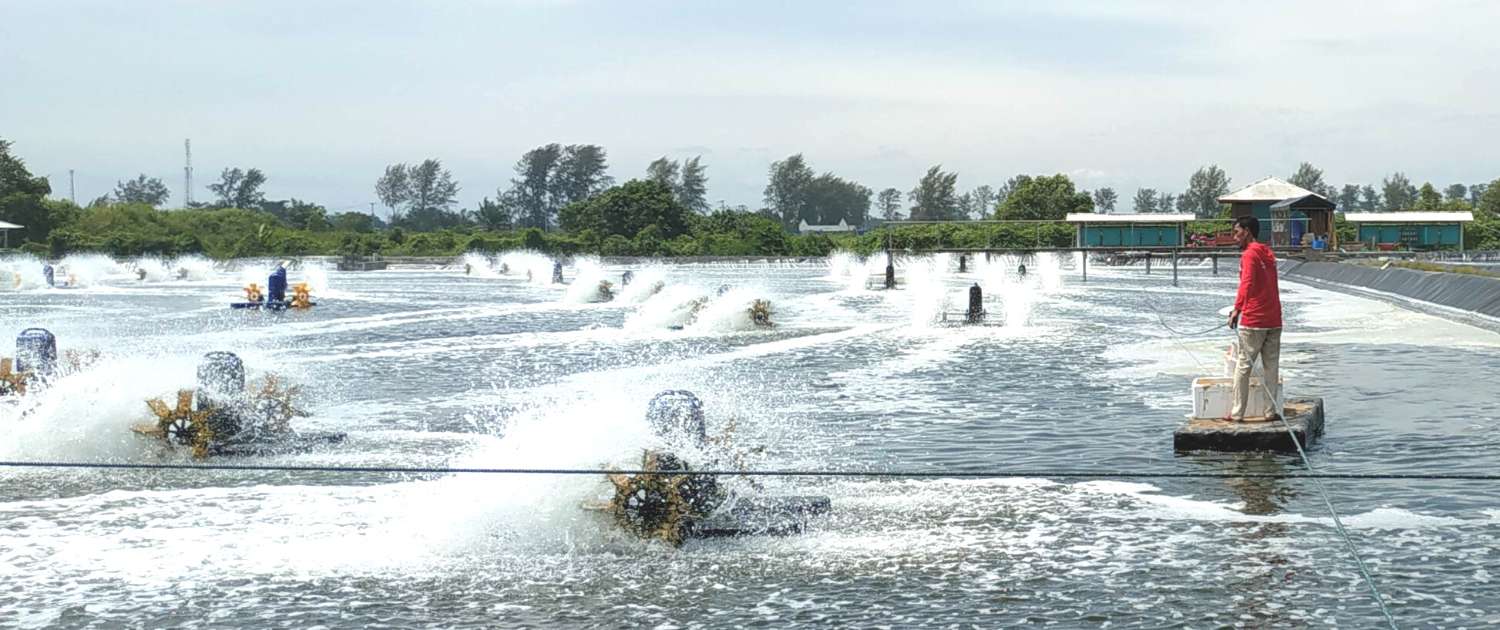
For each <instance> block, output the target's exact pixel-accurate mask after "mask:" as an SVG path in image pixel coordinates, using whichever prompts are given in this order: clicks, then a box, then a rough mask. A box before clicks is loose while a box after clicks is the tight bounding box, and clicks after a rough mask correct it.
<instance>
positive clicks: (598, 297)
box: [548, 258, 620, 304]
mask: <svg viewBox="0 0 1500 630" xmlns="http://www.w3.org/2000/svg"><path fill="white" fill-rule="evenodd" d="M573 269H574V276H573V281H572V282H571V283H569V284H568V288H567V290H566V291H564V292H563V296H562V301H564V302H568V303H571V304H590V303H596V302H608V301H610V300H609V299H606V298H605V296H604V291H603V289H604V288H605V285H604V283H606V282H607V283H609V284H608V290H609V291H611V292H613V291H617V290H618V289H619V288H620V282H619V278H614V277H611V276H610V275H609V273H608V272H607V271H606V270H605V269H604V264H603V263H601V262H599V260H598V259H596V258H579V259H578V260H576V261H574V263H573ZM548 277H549V278H550V277H551V272H550V271H549V272H548Z"/></svg>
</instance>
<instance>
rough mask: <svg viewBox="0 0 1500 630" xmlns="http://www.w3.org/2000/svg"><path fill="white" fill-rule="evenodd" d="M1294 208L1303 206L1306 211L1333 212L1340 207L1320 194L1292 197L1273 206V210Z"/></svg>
mask: <svg viewBox="0 0 1500 630" xmlns="http://www.w3.org/2000/svg"><path fill="white" fill-rule="evenodd" d="M1320 202H1321V203H1320ZM1293 206H1303V207H1304V208H1306V209H1318V210H1322V209H1327V210H1333V209H1334V208H1337V207H1338V204H1336V203H1334V202H1332V201H1329V200H1328V199H1327V198H1325V197H1323V195H1318V194H1310V195H1302V196H1301V197H1292V198H1291V199H1282V200H1281V201H1278V202H1276V203H1273V204H1271V207H1272V208H1290V207H1293Z"/></svg>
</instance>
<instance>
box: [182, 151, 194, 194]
mask: <svg viewBox="0 0 1500 630" xmlns="http://www.w3.org/2000/svg"><path fill="white" fill-rule="evenodd" d="M182 151H183V153H184V154H185V157H186V158H187V161H186V162H185V163H184V164H183V167H182V207H184V208H191V207H193V139H192V138H188V139H186V140H183V141H182Z"/></svg>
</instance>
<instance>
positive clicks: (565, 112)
mask: <svg viewBox="0 0 1500 630" xmlns="http://www.w3.org/2000/svg"><path fill="white" fill-rule="evenodd" d="M1496 33H1500V3H1496V2H1482V1H1473V2H1460V1H1453V2H1390V3H1386V2H1347V3H1346V2H1331V1H1330V2H1311V3H1309V2H1301V1H1299V2H1281V1H1278V0H1264V1H1258V2H1253V3H1250V2H1208V3H1205V2H1125V1H1109V2H1056V3H1044V2H1000V1H989V2H940V1H933V0H927V1H925V2H896V1H889V2H887V1H879V0H871V1H867V2H815V1H811V0H803V1H801V2H778V1H771V0H757V1H755V2H715V1H710V0H698V1H684V2H660V1H654V0H636V1H633V2H618V1H599V2H585V1H548V0H510V1H494V2H461V1H453V0H450V1H445V2H437V1H431V2H394V1H383V0H350V1H323V2H316V1H314V2H308V1H305V0H301V1H283V0H254V1H244V2H234V1H223V2H201V1H191V2H190V1H177V2H173V1H150V0H141V1H138V2H137V1H133V2H118V1H117V0H116V1H110V2H84V1H67V0H63V1H55V2H52V1H42V0H0V138H5V139H7V140H11V141H12V142H13V143H14V146H13V148H12V151H13V152H14V153H15V154H17V155H19V156H21V157H22V158H23V159H24V160H25V161H26V163H27V165H28V167H29V168H30V169H31V171H32V172H33V173H35V174H38V175H47V176H49V177H50V179H51V181H52V183H53V190H54V196H59V197H66V196H67V194H68V183H67V181H68V180H67V177H68V171H69V170H70V169H71V170H72V171H73V172H74V177H75V185H76V197H77V199H78V200H79V202H80V203H87V202H88V201H89V200H92V199H94V198H95V197H98V196H100V195H103V194H105V193H107V192H109V191H111V190H112V189H113V188H114V186H115V183H116V182H117V181H119V180H125V179H130V178H133V177H135V176H136V175H138V174H145V175H148V176H151V177H159V178H161V179H162V180H163V181H164V182H165V183H166V184H167V186H168V187H169V188H170V189H171V190H172V194H173V196H172V199H171V200H170V201H169V204H168V205H178V204H180V203H181V201H182V196H181V192H182V187H183V140H184V139H187V138H191V139H192V145H193V166H194V184H195V186H194V192H193V196H194V198H195V199H196V200H206V199H209V198H210V197H211V194H210V193H209V192H208V190H207V188H206V186H207V184H209V183H211V182H213V181H216V180H217V178H218V174H219V172H220V171H221V170H222V169H224V168H228V167H240V168H251V167H255V168H259V169H261V170H262V171H263V172H265V173H266V175H267V177H268V181H267V183H266V186H265V192H266V194H267V197H268V198H271V199H285V198H293V197H295V198H298V199H302V200H305V201H312V202H315V203H320V204H323V205H324V206H326V207H328V208H329V209H330V210H331V211H341V210H361V211H368V209H369V203H370V202H373V201H376V197H375V194H374V183H375V180H376V178H377V177H379V176H380V174H381V172H382V171H383V169H384V167H385V166H386V165H388V164H393V163H399V162H419V161H421V160H423V159H426V158H436V159H439V160H441V161H442V163H443V164H444V166H446V167H447V168H448V169H450V170H451V171H452V173H453V175H454V177H455V179H457V180H458V182H459V184H460V186H461V187H462V189H461V192H460V194H459V205H460V206H462V207H473V206H475V205H477V204H478V202H479V200H480V199H481V198H483V197H486V196H488V197H492V198H493V197H494V196H495V195H496V190H497V189H498V188H503V187H506V186H507V185H508V181H509V180H510V178H511V177H512V176H513V174H514V171H513V167H514V164H515V162H516V160H517V159H518V158H519V157H520V155H521V154H522V153H523V152H525V151H526V150H528V149H531V148H533V147H536V146H538V145H542V144H546V143H551V142H559V143H564V144H570V143H588V144H598V145H601V146H603V147H604V148H605V149H606V150H607V151H608V155H609V162H610V174H611V175H613V176H614V177H615V179H616V180H618V181H621V182H623V181H625V180H628V179H631V178H637V177H641V176H642V175H643V174H644V173H645V169H646V165H647V164H648V163H650V162H651V161H652V160H654V159H656V158H659V157H663V156H665V157H668V158H671V159H682V158H687V157H692V156H697V155H701V156H702V161H703V163H704V164H706V165H707V167H708V172H707V174H708V177H709V182H708V187H709V190H708V197H709V200H710V203H712V204H714V205H717V204H718V203H719V202H720V201H723V202H725V203H728V204H730V205H736V204H745V205H748V206H750V207H752V208H758V207H760V206H761V205H762V191H763V189H764V187H765V184H766V172H767V169H768V167H769V166H770V164H771V162H773V161H775V160H778V159H782V158H785V157H786V156H788V155H792V154H795V153H801V154H803V155H804V156H805V158H806V159H807V161H808V163H809V164H810V165H811V166H812V168H814V169H816V170H817V171H819V172H824V171H830V172H833V173H835V174H837V175H839V176H841V177H844V178H847V179H852V180H854V181H857V182H860V183H862V184H864V185H865V186H868V187H870V188H871V189H874V190H876V191H879V190H881V189H884V188H887V187H894V188H897V189H899V190H902V191H906V190H910V189H911V188H912V187H914V186H915V184H916V182H917V180H918V179H920V177H921V176H922V174H923V173H924V172H925V171H926V170H927V168H928V167H930V166H933V165H938V164H941V165H942V166H943V168H944V169H946V170H949V171H955V172H957V173H958V174H959V178H958V187H959V189H960V190H969V189H972V188H974V187H977V186H980V185H985V184H988V185H991V186H997V187H998V186H999V185H1000V184H1002V183H1003V182H1004V181H1005V180H1006V179H1008V178H1010V177H1012V176H1014V175H1016V174H1020V173H1026V174H1033V175H1043V174H1052V173H1066V174H1068V175H1069V176H1070V177H1072V179H1073V180H1074V181H1075V182H1076V183H1077V184H1078V186H1079V187H1080V188H1085V189H1096V188H1099V187H1104V186H1109V187H1113V188H1114V189H1115V190H1116V191H1117V193H1118V194H1119V196H1120V197H1121V199H1122V206H1123V207H1122V208H1121V209H1122V210H1128V206H1129V202H1128V200H1129V199H1130V198H1131V196H1132V195H1133V194H1134V192H1135V190H1136V189H1137V188H1140V187H1151V188H1156V189H1158V190H1160V191H1163V192H1171V193H1177V192H1181V191H1182V190H1183V189H1185V188H1186V187H1187V180H1188V177H1189V176H1190V175H1191V174H1192V173H1193V171H1194V170H1196V169H1198V168H1199V167H1201V166H1204V165H1207V164H1217V165H1219V166H1221V167H1222V168H1224V169H1225V170H1226V171H1227V172H1228V173H1229V175H1230V177H1231V178H1232V180H1233V181H1232V185H1231V188H1236V187H1238V186H1239V185H1244V184H1249V183H1251V182H1253V181H1255V180H1258V179H1260V178H1262V177H1265V176H1268V175H1276V176H1279V177H1282V178H1286V177H1288V176H1290V175H1291V173H1292V172H1294V171H1295V170H1296V167H1297V165H1298V163H1300V162H1302V161H1308V162H1312V163H1313V164H1315V165H1317V166H1318V167H1320V168H1322V169H1324V171H1325V178H1326V180H1327V181H1328V182H1329V183H1330V184H1334V185H1341V184H1345V183H1374V184H1377V185H1378V183H1379V181H1380V179H1381V178H1383V177H1385V176H1386V175H1388V174H1390V173H1391V172H1393V171H1402V172H1405V173H1406V174H1407V175H1408V176H1409V177H1411V179H1412V180H1413V181H1415V182H1418V183H1421V182H1423V181H1431V182H1432V183H1433V184H1434V185H1436V186H1438V188H1439V189H1441V188H1442V187H1444V186H1446V185H1447V184H1450V183H1455V182H1458V183H1465V184H1470V183H1477V182H1484V181H1490V180H1493V179H1495V178H1497V177H1500V159H1497V156H1500V152H1497V151H1496V146H1497V144H1500V143H1497V140H1500V37H1496ZM377 205H378V204H377Z"/></svg>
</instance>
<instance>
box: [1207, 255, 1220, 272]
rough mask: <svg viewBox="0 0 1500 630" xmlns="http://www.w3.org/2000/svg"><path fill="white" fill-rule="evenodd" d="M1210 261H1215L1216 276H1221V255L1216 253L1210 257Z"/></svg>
mask: <svg viewBox="0 0 1500 630" xmlns="http://www.w3.org/2000/svg"><path fill="white" fill-rule="evenodd" d="M1208 259H1209V260H1212V261H1214V275H1216V276H1217V275H1219V254H1218V252H1214V253H1212V254H1209V255H1208Z"/></svg>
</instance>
